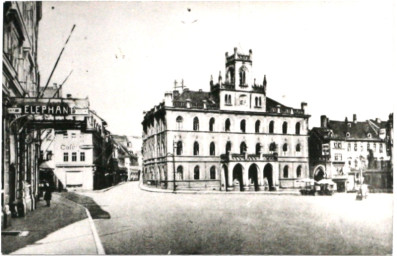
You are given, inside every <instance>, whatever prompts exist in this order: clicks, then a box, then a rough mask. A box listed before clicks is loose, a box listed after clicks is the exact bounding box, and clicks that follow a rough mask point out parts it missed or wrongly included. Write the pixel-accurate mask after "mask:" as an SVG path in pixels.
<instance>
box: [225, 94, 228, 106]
mask: <svg viewBox="0 0 397 256" xmlns="http://www.w3.org/2000/svg"><path fill="white" fill-rule="evenodd" d="M227 99H228V97H227V94H225V103H226V104H227V103H228V102H227Z"/></svg>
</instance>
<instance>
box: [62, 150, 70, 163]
mask: <svg viewBox="0 0 397 256" xmlns="http://www.w3.org/2000/svg"><path fill="white" fill-rule="evenodd" d="M63 161H64V162H68V161H69V153H68V152H65V153H63Z"/></svg>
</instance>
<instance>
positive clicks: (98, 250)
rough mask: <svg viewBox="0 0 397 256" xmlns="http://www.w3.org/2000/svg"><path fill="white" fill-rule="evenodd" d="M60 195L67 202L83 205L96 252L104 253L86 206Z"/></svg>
mask: <svg viewBox="0 0 397 256" xmlns="http://www.w3.org/2000/svg"><path fill="white" fill-rule="evenodd" d="M60 197H62V198H63V199H64V200H67V201H69V202H71V203H73V204H75V205H78V206H80V207H83V208H84V209H85V212H86V214H87V217H88V222H89V223H90V229H91V232H92V235H93V236H94V241H95V247H96V250H97V253H98V254H99V255H104V254H106V252H105V249H104V248H103V245H102V242H101V239H100V238H99V235H98V232H97V230H96V227H95V224H94V220H93V219H92V217H91V214H90V211H88V209H87V208H86V207H84V206H82V205H81V204H78V203H76V202H73V201H72V200H69V199H67V198H66V197H63V196H61V195H60Z"/></svg>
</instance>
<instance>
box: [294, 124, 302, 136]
mask: <svg viewBox="0 0 397 256" xmlns="http://www.w3.org/2000/svg"><path fill="white" fill-rule="evenodd" d="M295 134H297V135H299V134H301V124H300V123H296V125H295Z"/></svg>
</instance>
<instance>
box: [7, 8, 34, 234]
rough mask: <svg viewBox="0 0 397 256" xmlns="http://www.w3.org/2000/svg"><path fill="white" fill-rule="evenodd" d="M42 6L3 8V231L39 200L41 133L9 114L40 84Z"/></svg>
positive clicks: (16, 116) (32, 95)
mask: <svg viewBox="0 0 397 256" xmlns="http://www.w3.org/2000/svg"><path fill="white" fill-rule="evenodd" d="M41 16H42V7H41V2H40V1H38V2H33V1H31V2H16V1H12V2H4V3H3V59H2V60H3V69H2V71H3V76H2V85H3V87H2V88H3V89H2V92H3V93H2V109H3V111H2V118H3V119H2V122H3V123H2V150H1V151H2V168H1V174H2V179H1V180H2V191H1V207H2V215H1V216H2V218H1V223H2V227H7V226H8V225H10V224H11V215H12V216H15V217H17V216H25V214H26V212H27V211H31V210H34V209H35V207H36V201H37V196H38V179H37V177H38V161H37V159H38V156H39V152H38V146H37V141H38V140H39V136H40V135H39V132H38V131H37V130H34V129H33V130H32V129H28V127H27V125H26V121H27V120H26V119H27V118H26V117H24V116H20V115H17V114H18V113H14V112H12V111H11V110H8V108H9V107H11V104H12V103H11V102H12V99H13V98H15V97H19V98H27V97H36V96H37V92H38V87H39V84H40V74H39V71H38V65H37V45H38V31H39V21H40V19H41Z"/></svg>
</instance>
